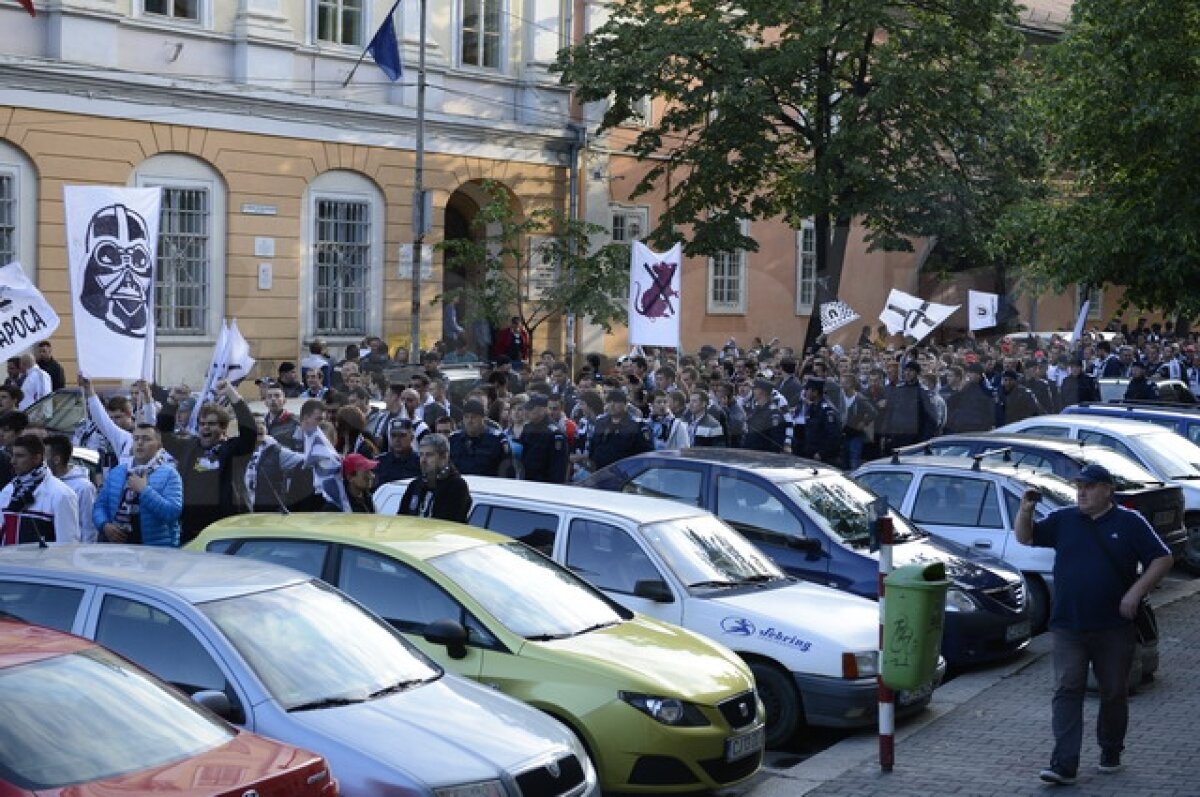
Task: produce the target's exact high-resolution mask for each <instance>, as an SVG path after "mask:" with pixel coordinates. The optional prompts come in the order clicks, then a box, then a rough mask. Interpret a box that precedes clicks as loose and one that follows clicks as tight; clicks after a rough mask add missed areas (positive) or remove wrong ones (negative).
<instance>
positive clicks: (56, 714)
mask: <svg viewBox="0 0 1200 797" xmlns="http://www.w3.org/2000/svg"><path fill="white" fill-rule="evenodd" d="M209 771H219V772H221V773H222V776H221V777H220V778H204V777H198V775H199V774H200V773H204V772H209ZM165 793H170V794H173V795H179V797H229V795H242V796H243V797H245V795H248V794H253V795H258V796H259V797H336V795H337V793H338V786H337V782H336V781H335V780H334V779H333V777H332V775H331V774H330V772H329V767H328V766H327V765H326V763H325V760H324V759H323V758H321V757H320V756H318V755H315V754H313V753H310V752H308V751H307V750H301V749H299V748H296V747H292V746H291V745H287V744H283V743H282V742H276V741H274V740H272V739H266V738H263V737H262V736H258V735H256V734H253V733H250V732H248V731H239V730H238V729H237V728H234V727H232V726H231V725H229V724H228V723H226V722H224V721H222V720H221V719H219V718H217V717H216V716H214V715H212V714H211V713H209V712H208V711H205V710H204V709H203V708H201V707H200V706H199V705H197V704H196V703H194V702H192V701H191V700H188V699H187V697H185V696H184V695H182V694H180V693H179V692H178V691H176V690H174V689H172V688H170V687H168V686H167V685H165V684H163V683H162V682H161V681H159V680H158V679H157V678H155V677H154V676H152V675H150V674H149V673H147V672H145V671H143V670H141V669H140V668H138V667H136V666H135V665H133V664H130V663H129V662H128V661H126V660H125V659H123V658H121V657H120V656H118V655H116V654H115V653H111V652H110V651H107V650H105V649H104V648H102V647H100V646H98V645H96V644H94V643H92V642H89V641H87V640H85V639H80V638H79V637H75V636H71V635H70V634H64V633H60V632H58V631H54V630H52V629H49V628H41V627H39V626H35V625H28V624H26V623H19V622H12V621H0V795H4V797H18V795H28V797H36V796H37V795H45V796H46V797H48V796H49V795H52V794H54V795H83V794H89V795H117V794H120V795H129V797H137V796H138V795H145V797H151V795H157V794H165Z"/></svg>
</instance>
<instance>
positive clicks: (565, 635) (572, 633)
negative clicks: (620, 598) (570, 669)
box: [525, 620, 621, 642]
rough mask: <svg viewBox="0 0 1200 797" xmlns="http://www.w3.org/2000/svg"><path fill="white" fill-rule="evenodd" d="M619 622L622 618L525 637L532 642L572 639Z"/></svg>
mask: <svg viewBox="0 0 1200 797" xmlns="http://www.w3.org/2000/svg"><path fill="white" fill-rule="evenodd" d="M619 622H621V621H620V620H606V621H605V622H602V623H596V624H595V625H589V626H587V627H586V628H580V629H579V630H577V631H566V632H564V633H561V634H536V635H534V636H527V637H525V638H526V639H528V640H529V641H530V642H553V641H554V640H556V639H570V638H571V637H573V636H579V635H580V634H586V633H588V632H589V631H599V630H600V629H601V628H608V627H609V626H610V625H616V624H617V623H619Z"/></svg>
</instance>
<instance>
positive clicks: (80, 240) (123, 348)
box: [63, 185, 162, 380]
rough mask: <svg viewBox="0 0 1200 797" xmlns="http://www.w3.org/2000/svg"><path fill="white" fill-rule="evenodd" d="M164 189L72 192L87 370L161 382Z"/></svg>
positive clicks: (69, 213)
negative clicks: (158, 310)
mask: <svg viewBox="0 0 1200 797" xmlns="http://www.w3.org/2000/svg"><path fill="white" fill-rule="evenodd" d="M161 199H162V190H161V189H159V188H123V187H106V186H72V185H69V186H65V187H64V188H63V202H64V206H65V209H66V223H67V265H68V270H69V272H70V277H71V311H72V314H73V320H74V324H75V349H76V352H77V354H78V357H79V370H80V372H81V373H83V374H86V375H87V376H88V377H91V378H96V377H109V378H113V379H146V380H151V379H153V378H154V274H155V271H156V268H155V261H156V258H157V255H158V216H159V207H160V203H161Z"/></svg>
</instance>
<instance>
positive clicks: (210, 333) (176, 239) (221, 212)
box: [133, 154, 226, 338]
mask: <svg viewBox="0 0 1200 797" xmlns="http://www.w3.org/2000/svg"><path fill="white" fill-rule="evenodd" d="M133 182H134V185H137V186H139V187H153V186H158V187H161V188H162V192H163V194H162V213H161V214H160V217H159V228H158V262H157V274H156V275H155V286H154V288H155V289H154V320H155V323H156V324H157V326H158V335H159V336H160V337H162V338H207V337H214V336H215V335H216V331H217V330H218V329H219V328H220V322H221V318H222V316H223V314H224V310H225V302H224V300H225V219H226V210H225V201H226V200H225V182H224V180H222V179H221V176H220V174H219V173H218V172H217V171H216V169H214V168H213V167H212V166H210V165H209V164H207V163H205V162H204V161H202V160H200V159H198V158H194V157H191V156H189V155H173V154H172V155H155V156H153V157H151V158H148V159H146V160H145V161H143V162H142V163H141V164H140V165H139V166H138V167H137V169H136V170H135V172H134V177H133Z"/></svg>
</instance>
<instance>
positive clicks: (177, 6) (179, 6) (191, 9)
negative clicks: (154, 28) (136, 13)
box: [143, 0, 200, 20]
mask: <svg viewBox="0 0 1200 797" xmlns="http://www.w3.org/2000/svg"><path fill="white" fill-rule="evenodd" d="M143 8H144V9H145V11H146V13H147V14H159V15H161V16H164V17H171V18H172V19H193V20H199V19H200V0H144V3H143Z"/></svg>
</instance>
